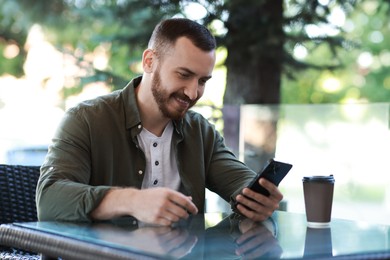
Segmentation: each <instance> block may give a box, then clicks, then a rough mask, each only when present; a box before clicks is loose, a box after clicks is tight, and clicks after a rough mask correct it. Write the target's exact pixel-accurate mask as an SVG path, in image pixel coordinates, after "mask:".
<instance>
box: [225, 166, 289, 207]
mask: <svg viewBox="0 0 390 260" xmlns="http://www.w3.org/2000/svg"><path fill="white" fill-rule="evenodd" d="M291 168H292V165H291V164H289V163H285V162H279V161H275V160H274V159H270V160H268V163H267V165H266V166H265V167H264V168H263V170H261V171H259V172H258V173H257V175H256V176H255V178H253V180H252V181H251V182H250V184H249V185H248V186H247V187H248V188H250V189H251V190H253V191H255V192H258V193H261V194H263V195H265V196H267V197H268V196H269V195H270V193H269V192H268V190H267V189H265V188H264V187H263V186H261V185H260V183H259V179H260V178H265V179H267V180H268V181H270V182H272V183H273V184H275V185H276V186H279V183H280V182H281V181H282V180H283V178H284V177H285V176H286V175H287V173H288V172H289V171H290V170H291ZM235 196H236V195H234V196H232V208H233V210H235V209H236V205H237V203H238V202H236V201H235V199H234V198H235Z"/></svg>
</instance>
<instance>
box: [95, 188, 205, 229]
mask: <svg viewBox="0 0 390 260" xmlns="http://www.w3.org/2000/svg"><path fill="white" fill-rule="evenodd" d="M197 213H198V209H197V208H196V206H195V204H194V203H193V202H192V199H191V197H188V196H185V195H183V194H182V193H180V192H177V191H174V190H172V189H169V188H150V189H144V190H138V189H134V188H124V189H122V188H113V189H112V190H110V191H109V192H108V193H107V194H106V196H105V197H104V198H103V200H102V201H101V203H100V204H99V206H98V207H97V208H96V209H95V210H94V211H92V213H91V217H92V218H94V219H100V220H104V219H111V218H115V217H120V216H125V215H130V216H133V217H135V218H136V219H138V220H139V221H142V222H145V223H150V224H156V225H163V226H169V225H171V224H173V223H175V222H177V221H179V220H180V219H186V218H188V216H189V214H197Z"/></svg>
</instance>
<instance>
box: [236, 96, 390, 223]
mask: <svg viewBox="0 0 390 260" xmlns="http://www.w3.org/2000/svg"><path fill="white" fill-rule="evenodd" d="M240 133H241V136H240V156H241V158H242V160H244V161H245V162H246V163H247V164H248V165H249V166H251V167H252V168H253V169H254V170H255V171H258V170H259V169H261V168H262V167H263V165H264V160H265V159H266V157H270V158H271V157H272V155H273V153H274V154H275V157H276V158H277V159H279V160H281V161H286V162H289V163H292V164H293V165H294V166H293V168H292V170H291V172H290V173H289V174H288V175H287V176H286V178H285V179H284V180H283V181H282V183H281V185H280V188H281V190H282V191H283V193H284V195H285V200H286V201H287V204H288V205H287V208H288V210H290V211H296V212H304V204H303V191H302V177H303V176H308V175H329V174H333V175H334V176H335V179H336V186H335V198H334V204H333V217H339V218H348V219H359V220H367V221H371V222H380V223H385V224H389V223H390V188H389V187H390V175H389V174H388V173H389V172H390V165H389V164H388V163H387V157H388V155H389V154H390V135H389V104H386V103H379V104H344V105H342V104H326V105H281V106H261V105H244V106H242V107H241V128H240ZM273 149H274V150H273Z"/></svg>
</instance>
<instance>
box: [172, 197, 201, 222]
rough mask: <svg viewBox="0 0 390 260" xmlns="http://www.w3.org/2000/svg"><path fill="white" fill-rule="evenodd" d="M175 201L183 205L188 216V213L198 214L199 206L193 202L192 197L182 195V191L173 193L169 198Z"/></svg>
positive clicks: (180, 205)
mask: <svg viewBox="0 0 390 260" xmlns="http://www.w3.org/2000/svg"><path fill="white" fill-rule="evenodd" d="M169 199H170V200H171V201H172V202H173V203H175V204H176V205H178V206H179V207H181V208H182V209H184V210H185V212H186V215H187V216H186V217H188V213H191V214H197V213H198V208H197V207H196V206H195V204H194V203H193V202H192V197H187V196H184V195H182V194H181V193H175V194H172V195H171V196H170V198H169Z"/></svg>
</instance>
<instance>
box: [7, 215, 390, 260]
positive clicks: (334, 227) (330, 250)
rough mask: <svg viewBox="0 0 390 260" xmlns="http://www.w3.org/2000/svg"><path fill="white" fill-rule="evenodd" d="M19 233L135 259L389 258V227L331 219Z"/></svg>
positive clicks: (53, 227)
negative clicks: (312, 224) (326, 222)
mask: <svg viewBox="0 0 390 260" xmlns="http://www.w3.org/2000/svg"><path fill="white" fill-rule="evenodd" d="M14 225H16V226H18V227H23V228H28V229H32V230H35V231H41V232H45V233H50V234H55V235H59V236H63V237H67V238H72V239H75V240H80V241H84V242H88V243H93V244H96V245H101V246H104V247H109V248H112V249H119V250H125V251H130V252H133V253H137V254H140V255H146V256H152V257H159V258H160V257H163V258H175V259H177V258H182V259H242V258H258V257H265V258H283V259H290V258H302V257H308V258H321V257H324V258H329V257H332V256H349V257H351V258H354V257H356V256H357V255H365V256H369V255H371V256H373V255H375V256H376V257H378V256H379V257H381V256H383V257H386V256H387V257H389V256H390V227H389V226H385V225H375V224H367V223H363V222H356V221H349V220H342V219H332V222H331V227H330V228H325V229H312V228H308V227H307V224H306V218H305V215H304V214H298V213H290V212H282V211H278V212H275V213H274V215H273V216H272V218H270V219H269V220H267V221H265V222H263V223H254V222H251V221H248V220H239V219H237V218H235V217H234V216H233V215H228V214H226V213H206V214H204V215H196V216H192V217H191V218H190V219H189V220H187V221H182V222H180V223H178V224H177V225H175V226H173V227H161V226H150V225H143V224H142V223H137V224H134V223H133V222H131V221H128V220H126V219H122V220H120V221H114V222H104V223H93V224H90V223H64V222H31V223H15V224H14Z"/></svg>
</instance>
